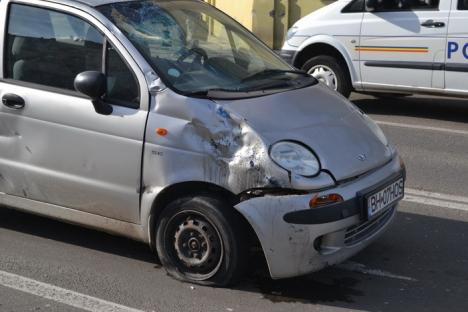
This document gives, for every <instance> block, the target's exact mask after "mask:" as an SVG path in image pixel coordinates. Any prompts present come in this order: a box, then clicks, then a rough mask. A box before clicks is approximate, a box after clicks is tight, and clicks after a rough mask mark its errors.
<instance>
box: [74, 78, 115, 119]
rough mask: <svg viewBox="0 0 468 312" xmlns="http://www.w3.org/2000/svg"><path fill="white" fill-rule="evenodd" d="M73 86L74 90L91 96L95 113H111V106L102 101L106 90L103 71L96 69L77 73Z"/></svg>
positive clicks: (105, 79)
mask: <svg viewBox="0 0 468 312" xmlns="http://www.w3.org/2000/svg"><path fill="white" fill-rule="evenodd" d="M74 86H75V90H76V91H78V92H80V93H82V94H84V95H86V96H89V97H90V98H91V100H92V102H93V105H94V109H95V110H96V113H98V114H102V115H110V114H111V113H112V106H110V105H108V104H106V103H104V102H103V101H102V97H103V96H104V94H106V90H107V78H106V76H105V75H104V74H103V73H101V72H98V71H85V72H82V73H79V74H78V75H77V76H76V77H75V81H74Z"/></svg>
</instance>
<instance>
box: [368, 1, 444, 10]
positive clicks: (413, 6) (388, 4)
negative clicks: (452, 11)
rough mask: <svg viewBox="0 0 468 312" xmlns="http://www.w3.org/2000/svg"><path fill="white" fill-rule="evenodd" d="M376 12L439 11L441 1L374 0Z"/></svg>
mask: <svg viewBox="0 0 468 312" xmlns="http://www.w3.org/2000/svg"><path fill="white" fill-rule="evenodd" d="M373 2H374V7H375V8H376V11H379V12H382V11H420V10H437V9H438V8H439V0H373Z"/></svg>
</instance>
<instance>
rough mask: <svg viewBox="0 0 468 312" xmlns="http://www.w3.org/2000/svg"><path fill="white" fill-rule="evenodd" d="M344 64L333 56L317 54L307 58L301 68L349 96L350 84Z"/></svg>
mask: <svg viewBox="0 0 468 312" xmlns="http://www.w3.org/2000/svg"><path fill="white" fill-rule="evenodd" d="M345 66H346V64H342V62H340V60H338V59H336V58H335V57H333V56H328V55H318V56H314V57H313V58H311V59H309V60H308V61H307V62H306V63H305V64H304V65H303V66H302V69H303V70H304V71H306V72H307V73H309V74H310V75H312V76H314V77H315V78H316V79H317V80H319V81H320V82H323V83H324V84H326V85H327V86H328V87H330V88H331V89H333V90H335V91H338V92H339V93H341V94H342V95H343V96H345V97H349V95H350V93H351V91H352V85H351V79H350V78H349V75H348V72H347V70H346V67H345Z"/></svg>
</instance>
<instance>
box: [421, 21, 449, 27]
mask: <svg viewBox="0 0 468 312" xmlns="http://www.w3.org/2000/svg"><path fill="white" fill-rule="evenodd" d="M421 26H423V27H427V28H442V27H445V23H444V22H435V21H434V20H427V21H425V22H424V23H422V24H421Z"/></svg>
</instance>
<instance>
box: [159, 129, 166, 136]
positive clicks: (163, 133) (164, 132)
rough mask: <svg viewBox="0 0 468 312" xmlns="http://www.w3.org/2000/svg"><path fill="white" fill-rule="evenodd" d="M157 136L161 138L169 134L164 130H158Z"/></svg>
mask: <svg viewBox="0 0 468 312" xmlns="http://www.w3.org/2000/svg"><path fill="white" fill-rule="evenodd" d="M156 134H158V135H160V136H166V135H167V134H168V131H167V129H164V128H156Z"/></svg>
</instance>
